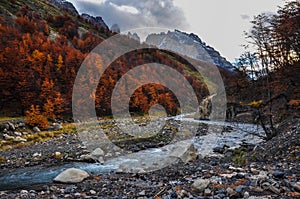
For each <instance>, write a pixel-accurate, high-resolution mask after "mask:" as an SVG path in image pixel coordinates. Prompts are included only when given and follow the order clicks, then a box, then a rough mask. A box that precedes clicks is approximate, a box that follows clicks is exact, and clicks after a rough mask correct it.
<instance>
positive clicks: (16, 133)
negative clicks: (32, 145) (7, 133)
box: [14, 132, 22, 136]
mask: <svg viewBox="0 0 300 199" xmlns="http://www.w3.org/2000/svg"><path fill="white" fill-rule="evenodd" d="M14 134H15V135H16V136H22V133H20V132H14Z"/></svg>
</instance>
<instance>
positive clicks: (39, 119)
mask: <svg viewBox="0 0 300 199" xmlns="http://www.w3.org/2000/svg"><path fill="white" fill-rule="evenodd" d="M25 123H26V124H27V125H29V126H31V127H34V126H38V127H39V128H40V129H42V130H45V129H47V128H48V126H49V124H48V120H47V118H46V117H45V116H43V115H42V114H41V112H40V108H39V106H34V105H31V107H30V110H27V111H26V117H25Z"/></svg>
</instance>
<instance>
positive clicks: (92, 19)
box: [81, 13, 108, 30]
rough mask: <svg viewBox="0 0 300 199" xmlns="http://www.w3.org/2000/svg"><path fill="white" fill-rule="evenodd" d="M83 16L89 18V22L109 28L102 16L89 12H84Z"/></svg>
mask: <svg viewBox="0 0 300 199" xmlns="http://www.w3.org/2000/svg"><path fill="white" fill-rule="evenodd" d="M81 16H82V18H84V19H85V20H87V21H88V22H89V23H91V24H93V25H96V26H99V27H100V28H103V29H106V30H108V26H107V25H106V23H105V22H104V21H103V19H102V17H100V16H97V17H94V16H91V15H89V14H86V13H83V14H82V15H81Z"/></svg>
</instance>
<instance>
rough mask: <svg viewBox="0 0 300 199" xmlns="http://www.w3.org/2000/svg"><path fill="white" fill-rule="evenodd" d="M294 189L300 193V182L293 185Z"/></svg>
mask: <svg viewBox="0 0 300 199" xmlns="http://www.w3.org/2000/svg"><path fill="white" fill-rule="evenodd" d="M293 188H294V189H295V190H296V191H298V192H300V182H297V183H295V184H293Z"/></svg>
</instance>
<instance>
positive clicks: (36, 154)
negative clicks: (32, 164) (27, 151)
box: [32, 153, 42, 157]
mask: <svg viewBox="0 0 300 199" xmlns="http://www.w3.org/2000/svg"><path fill="white" fill-rule="evenodd" d="M37 156H39V157H41V156H42V154H41V153H34V154H33V155H32V157H37Z"/></svg>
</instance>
